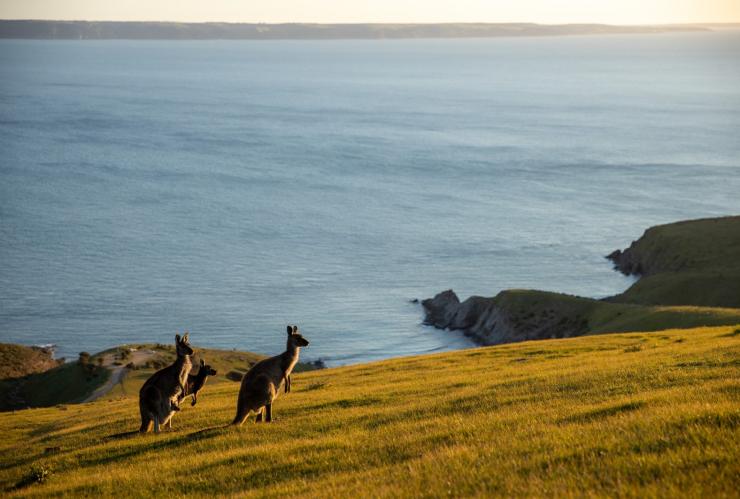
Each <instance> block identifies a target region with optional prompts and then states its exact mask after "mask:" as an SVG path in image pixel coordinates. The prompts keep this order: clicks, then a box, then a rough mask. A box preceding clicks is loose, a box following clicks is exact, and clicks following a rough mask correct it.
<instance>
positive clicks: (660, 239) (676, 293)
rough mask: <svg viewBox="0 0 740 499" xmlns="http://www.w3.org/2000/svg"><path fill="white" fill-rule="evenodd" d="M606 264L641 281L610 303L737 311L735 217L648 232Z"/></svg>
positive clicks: (739, 253) (739, 240)
mask: <svg viewBox="0 0 740 499" xmlns="http://www.w3.org/2000/svg"><path fill="white" fill-rule="evenodd" d="M609 258H610V259H612V260H613V261H614V262H615V264H616V266H617V268H618V269H620V270H621V271H622V272H624V273H626V274H637V275H641V276H642V277H641V279H640V280H639V281H638V282H637V283H635V284H634V285H633V286H632V287H630V288H629V289H628V290H627V291H625V292H624V293H622V294H620V295H617V296H615V297H614V300H615V301H620V302H627V303H641V304H648V305H698V306H714V307H740V216H735V217H723V218H709V219H702V220H689V221H684V222H677V223H672V224H667V225H659V226H656V227H651V228H650V229H648V230H646V231H645V233H644V234H643V235H642V237H640V239H638V240H637V241H635V242H633V243H632V245H631V246H630V247H629V248H628V249H626V250H624V251H617V252H615V253H613V254H612V255H609Z"/></svg>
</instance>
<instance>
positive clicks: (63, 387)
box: [0, 343, 108, 411]
mask: <svg viewBox="0 0 740 499" xmlns="http://www.w3.org/2000/svg"><path fill="white" fill-rule="evenodd" d="M0 365H1V366H2V367H0V411H4V410H11V409H22V408H25V407H40V406H51V405H56V404H60V403H66V402H79V401H82V400H84V399H85V397H86V396H88V395H89V394H90V393H92V391H93V390H95V388H97V387H98V386H100V385H101V384H102V383H105V381H106V379H107V378H108V371H107V370H106V369H103V368H99V367H97V366H96V365H94V364H90V365H88V366H86V367H83V366H81V365H79V364H78V363H77V362H71V363H67V364H64V361H63V360H55V359H53V358H52V353H51V351H50V350H46V349H41V348H37V347H27V346H21V345H12V344H7V343H1V344H0Z"/></svg>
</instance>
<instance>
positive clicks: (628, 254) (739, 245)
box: [422, 217, 740, 345]
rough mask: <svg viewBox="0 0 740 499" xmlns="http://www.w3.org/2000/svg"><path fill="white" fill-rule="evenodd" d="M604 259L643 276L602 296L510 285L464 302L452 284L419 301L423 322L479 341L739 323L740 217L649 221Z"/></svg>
mask: <svg viewBox="0 0 740 499" xmlns="http://www.w3.org/2000/svg"><path fill="white" fill-rule="evenodd" d="M607 258H609V259H610V260H611V261H613V262H614V264H615V267H616V268H617V269H618V270H620V271H621V272H623V273H625V274H628V275H639V276H640V280H639V281H638V282H637V283H635V284H634V285H633V286H632V287H630V288H629V289H628V290H627V291H625V292H624V293H622V294H620V295H617V296H613V297H610V298H608V299H605V300H595V299H591V298H583V297H578V296H571V295H565V294H560V293H550V292H545V291H536V290H506V291H502V292H500V293H499V294H498V295H496V296H495V297H493V298H486V297H481V296H472V297H470V298H468V299H466V300H465V301H462V302H461V301H460V299H459V298H458V296H457V295H456V294H455V292H454V291H452V290H447V291H443V292H441V293H439V294H437V295H436V296H435V297H434V298H430V299H426V300H423V301H422V306H423V308H424V311H425V314H426V316H425V320H424V322H425V324H428V325H431V326H435V327H437V328H440V329H451V330H457V331H461V332H462V333H463V334H465V335H466V336H469V337H470V338H471V339H473V340H474V341H475V342H476V343H478V344H481V345H495V344H499V343H511V342H517V341H525V340H535V339H549V338H569V337H574V336H581V335H585V334H597V333H603V332H621V331H656V330H660V329H665V328H668V327H675V328H688V327H700V326H705V325H724V324H736V323H740V308H739V307H740V217H723V218H715V219H703V220H692V221H687V222H678V223H675V224H668V225H661V226H656V227H652V228H650V229H648V230H647V231H645V234H644V235H643V236H642V237H641V238H640V239H638V240H637V241H634V242H633V243H632V244H631V245H630V247H629V248H627V249H625V250H617V251H615V252H613V253H611V254H610V255H609V256H608V257H607Z"/></svg>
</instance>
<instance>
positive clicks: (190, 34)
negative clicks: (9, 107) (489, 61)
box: [0, 20, 717, 40]
mask: <svg viewBox="0 0 740 499" xmlns="http://www.w3.org/2000/svg"><path fill="white" fill-rule="evenodd" d="M716 28H717V26H705V25H699V24H684V25H655V26H616V25H609V24H535V23H441V24H301V23H286V24H261V23H260V24H247V23H178V22H117V21H45V20H44V21H42V20H0V38H29V39H51V40H113V39H127V40H147V39H149V40H332V39H335V40H337V39H384V38H391V39H393V38H495V37H511V36H562V35H606V34H649V33H670V32H677V31H680V32H684V31H710V30H712V29H716Z"/></svg>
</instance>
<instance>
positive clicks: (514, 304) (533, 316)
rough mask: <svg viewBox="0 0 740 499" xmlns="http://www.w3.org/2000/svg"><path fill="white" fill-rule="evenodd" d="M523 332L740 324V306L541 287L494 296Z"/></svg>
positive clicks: (595, 331)
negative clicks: (615, 298)
mask: <svg viewBox="0 0 740 499" xmlns="http://www.w3.org/2000/svg"><path fill="white" fill-rule="evenodd" d="M485 300H492V303H493V304H495V306H496V307H498V308H500V309H502V310H505V311H506V315H507V317H508V318H509V319H510V320H511V321H512V323H513V324H514V325H515V327H517V329H519V330H521V331H527V330H528V329H535V328H541V327H542V326H543V325H551V326H552V327H551V329H552V330H557V328H558V325H559V323H560V322H561V321H568V323H569V324H575V323H582V327H583V334H595V333H606V332H609V333H614V332H628V331H659V330H662V329H671V328H695V327H701V326H721V325H727V324H738V323H740V309H737V308H717V307H695V306H641V305H635V304H625V303H615V302H611V301H603V300H594V299H592V298H583V297H580V296H573V295H566V294H562V293H552V292H548V291H538V290H517V289H513V290H506V291H502V292H501V293H499V294H498V295H497V296H496V297H494V298H492V299H485Z"/></svg>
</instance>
